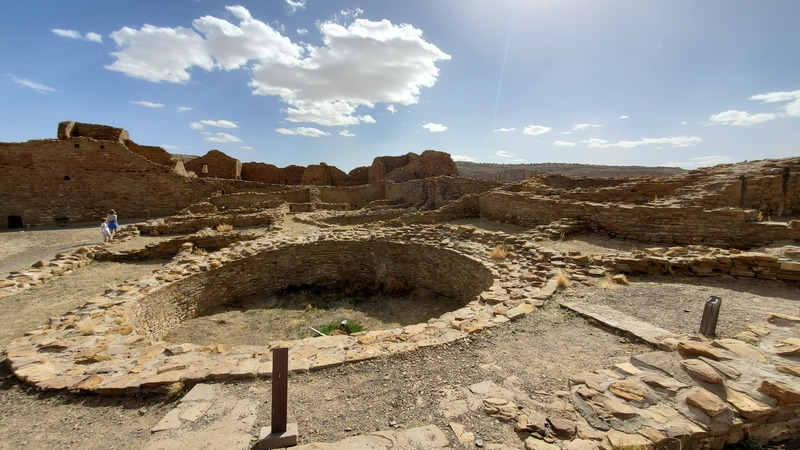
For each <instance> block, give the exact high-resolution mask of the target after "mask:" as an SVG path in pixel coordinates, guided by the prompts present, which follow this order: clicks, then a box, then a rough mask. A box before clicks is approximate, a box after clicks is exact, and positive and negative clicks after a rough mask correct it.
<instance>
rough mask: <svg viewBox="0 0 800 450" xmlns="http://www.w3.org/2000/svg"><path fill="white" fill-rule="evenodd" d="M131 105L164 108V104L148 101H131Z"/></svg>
mask: <svg viewBox="0 0 800 450" xmlns="http://www.w3.org/2000/svg"><path fill="white" fill-rule="evenodd" d="M131 104H134V105H139V106H144V107H145V108H163V107H164V104H163V103H155V102H148V101H147V100H131Z"/></svg>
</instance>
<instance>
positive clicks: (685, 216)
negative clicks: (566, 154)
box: [479, 190, 800, 248]
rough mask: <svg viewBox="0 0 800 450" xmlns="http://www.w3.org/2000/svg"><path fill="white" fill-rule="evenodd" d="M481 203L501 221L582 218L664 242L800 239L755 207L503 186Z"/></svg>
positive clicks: (485, 213)
mask: <svg viewBox="0 0 800 450" xmlns="http://www.w3.org/2000/svg"><path fill="white" fill-rule="evenodd" d="M479 203H480V216H481V217H483V218H486V219H490V220H495V221H498V222H505V223H512V224H516V225H520V226H525V227H534V226H536V225H544V224H548V223H551V222H554V221H556V220H559V219H562V218H569V219H578V220H583V221H586V222H587V223H589V224H590V226H591V227H592V228H594V229H595V230H597V231H600V232H602V233H605V234H608V235H610V236H612V237H615V238H619V239H628V240H634V241H639V242H647V243H654V244H662V245H689V244H706V245H713V246H721V247H736V248H751V247H757V246H761V245H766V244H769V243H772V242H775V241H780V240H796V241H797V240H800V230H798V229H794V228H791V227H789V226H787V225H786V224H777V223H776V224H772V225H760V223H759V222H756V221H757V213H756V211H753V210H742V209H739V208H717V209H705V208H703V207H701V206H684V205H665V206H651V205H629V204H620V203H593V202H576V201H573V200H565V199H560V198H548V197H536V196H530V195H528V194H526V193H515V192H507V191H502V190H493V191H490V192H487V193H485V194H482V195H481V196H480V200H479Z"/></svg>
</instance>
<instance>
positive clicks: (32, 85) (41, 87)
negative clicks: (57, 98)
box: [10, 75, 58, 93]
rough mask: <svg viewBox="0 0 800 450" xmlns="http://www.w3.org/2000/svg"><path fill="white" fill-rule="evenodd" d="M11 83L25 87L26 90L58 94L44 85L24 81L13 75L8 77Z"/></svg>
mask: <svg viewBox="0 0 800 450" xmlns="http://www.w3.org/2000/svg"><path fill="white" fill-rule="evenodd" d="M10 77H11V81H13V82H14V83H17V84H19V85H22V86H25V87H26V88H29V89H33V90H34V91H37V92H42V93H45V92H58V90H57V89H56V88H53V87H50V86H48V85H46V84H42V83H37V82H35V81H31V80H26V79H25V78H17V77H15V76H14V75H10Z"/></svg>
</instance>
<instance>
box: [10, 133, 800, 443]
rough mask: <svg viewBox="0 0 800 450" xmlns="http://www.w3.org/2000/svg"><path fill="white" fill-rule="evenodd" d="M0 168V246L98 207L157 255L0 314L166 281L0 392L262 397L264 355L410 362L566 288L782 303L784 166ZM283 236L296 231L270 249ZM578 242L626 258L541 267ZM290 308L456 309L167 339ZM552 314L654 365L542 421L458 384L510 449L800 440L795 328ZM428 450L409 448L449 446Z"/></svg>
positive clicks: (788, 200) (128, 161)
mask: <svg viewBox="0 0 800 450" xmlns="http://www.w3.org/2000/svg"><path fill="white" fill-rule="evenodd" d="M0 169H2V171H3V173H4V174H6V176H4V177H3V178H2V181H0V183H1V184H0V189H1V190H2V194H3V195H2V197H0V217H2V218H3V219H4V220H3V222H2V226H3V227H4V228H10V229H13V228H20V227H27V226H28V225H30V226H32V227H35V226H40V225H52V224H71V223H81V222H87V221H95V220H97V219H98V218H100V217H102V216H103V215H104V212H105V211H106V210H108V209H109V208H112V207H113V208H115V209H117V211H118V212H120V213H122V214H124V216H123V217H131V218H136V219H141V220H140V221H138V223H135V224H131V225H129V226H127V228H126V229H125V230H124V231H121V234H120V236H121V239H126V238H129V239H133V238H137V237H142V236H149V237H154V238H155V237H158V239H159V241H158V242H155V243H153V244H149V245H147V246H144V247H143V248H138V249H131V248H127V249H124V250H122V249H116V248H114V246H106V245H102V244H99V245H88V246H83V247H81V248H79V249H76V250H74V251H71V252H64V253H61V254H59V255H57V256H56V258H55V259H53V260H51V261H41V262H38V263H36V264H34V265H33V266H31V267H29V268H25V269H24V270H18V271H14V272H12V273H11V274H10V275H9V276H8V277H7V278H6V279H5V280H0V297H2V296H9V295H15V294H18V293H20V292H23V291H26V290H29V289H37V288H39V287H41V286H43V285H46V284H47V283H48V282H49V281H50V280H52V279H54V278H55V277H59V276H62V275H64V274H67V273H70V272H74V271H75V270H78V269H80V268H82V267H85V266H86V265H89V264H91V263H92V262H95V261H97V262H100V261H117V262H119V261H141V260H167V261H168V262H166V263H164V264H163V265H160V266H159V268H158V269H156V270H154V271H153V272H152V274H150V275H148V276H145V277H143V278H141V279H138V280H133V281H126V282H124V284H123V285H120V286H117V287H116V288H113V289H107V290H106V291H105V292H104V293H103V294H102V295H98V296H95V297H93V298H91V299H87V302H86V304H84V305H83V306H81V307H79V308H77V309H75V310H73V311H70V312H68V313H65V314H63V315H60V316H57V317H52V318H51V319H50V320H49V321H48V322H47V323H46V324H45V325H42V326H41V327H39V328H38V329H36V330H33V331H30V332H27V333H25V334H24V335H23V336H21V337H18V338H17V339H14V340H13V341H11V343H10V344H9V345H8V347H7V348H6V353H7V358H8V364H9V366H10V370H11V372H13V373H14V375H15V376H16V377H17V378H19V379H20V380H22V381H24V382H25V383H27V384H29V385H31V386H35V387H36V388H37V389H42V390H53V391H66V392H71V393H83V394H99V395H131V394H138V393H156V394H166V393H174V392H182V391H183V390H184V389H189V388H192V387H195V386H197V385H201V384H205V383H212V382H215V381H227V380H243V379H255V378H259V377H264V378H266V377H270V376H272V374H273V369H274V368H273V362H274V361H273V360H272V357H271V353H270V352H271V350H272V349H275V348H286V347H288V348H289V355H290V356H289V357H290V361H289V363H288V364H289V370H291V371H295V372H310V371H314V370H322V369H326V368H330V367H335V366H339V365H344V364H351V363H356V362H360V361H367V360H371V359H375V358H381V357H386V356H389V355H397V354H401V353H408V352H415V351H422V350H424V349H428V348H430V347H435V346H440V345H447V344H451V343H454V342H462V341H464V340H466V339H469V338H470V336H472V335H475V334H476V333H482V332H484V331H486V330H490V329H492V328H495V327H503V326H507V324H508V323H509V322H511V321H514V320H518V319H520V318H522V317H525V316H526V315H529V314H536V313H537V311H538V310H539V309H540V308H542V307H544V305H545V302H550V304H553V302H554V296H555V295H556V293H557V292H558V290H559V289H561V288H563V285H564V284H565V283H567V281H566V280H572V281H573V282H575V283H580V284H582V285H586V286H594V285H596V284H597V283H598V281H596V280H598V279H605V278H609V279H614V278H617V279H619V277H622V279H624V275H625V274H628V275H667V276H680V277H725V278H726V279H728V278H730V279H735V280H744V281H742V282H743V283H751V282H759V283H761V282H764V283H770V282H775V283H784V284H786V285H789V286H797V285H798V284H797V283H798V282H800V251H799V250H798V245H800V220H798V217H800V158H786V159H780V160H762V161H746V162H741V163H737V164H726V165H720V166H715V167H710V168H703V169H697V170H690V171H680V172H679V173H675V174H671V175H668V176H652V175H642V170H643V169H642V168H637V169H636V170H637V171H638V172H637V176H635V177H630V178H624V177H590V176H580V177H570V176H564V175H560V174H552V173H551V174H541V175H537V176H534V177H530V178H527V179H525V180H524V181H519V182H514V183H501V182H499V181H494V180H493V179H475V178H469V177H465V176H460V175H459V174H458V171H457V169H456V165H455V164H454V163H453V161H452V159H451V158H450V156H449V155H447V154H446V153H442V152H437V151H433V150H428V151H424V152H422V153H421V154H419V155H417V154H414V153H409V154H406V155H402V156H386V157H379V158H375V160H374V161H373V163H372V165H371V166H365V167H361V168H357V169H354V170H353V171H351V172H350V173H344V172H343V171H341V170H339V169H337V168H336V167H333V166H329V165H327V164H324V163H320V164H318V165H312V166H309V167H300V166H289V167H286V168H278V167H275V166H272V165H269V164H265V163H244V164H242V163H240V162H239V161H237V160H235V159H233V158H230V157H228V156H227V155H225V154H223V153H222V152H219V151H217V150H212V151H209V152H208V153H207V154H206V155H204V156H201V157H194V158H191V157H185V156H184V157H177V156H175V155H170V154H169V153H167V152H166V151H164V150H163V149H161V148H159V147H153V146H146V145H140V144H136V143H135V142H133V141H132V140H131V139H130V136H128V133H127V132H125V130H123V129H120V128H113V127H107V126H102V125H89V124H81V123H74V122H63V123H61V124H60V125H59V128H58V139H52V140H35V141H29V142H25V143H4V144H0ZM487 176H488V175H487ZM464 219H475V220H486V221H490V222H492V223H496V224H504V225H509V224H510V225H515V226H517V227H518V228H519V229H520V231H518V232H513V233H506V232H500V231H483V230H478V229H477V228H476V227H475V226H471V225H463V224H462V223H460V222H457V221H459V220H464ZM290 223H291V224H302V225H304V226H307V228H302V233H296V234H289V233H287V234H283V231H282V229H283V227H287V226H288V225H289V224H290ZM454 223H455V224H454ZM232 228H233V229H236V230H237V232H235V233H233V232H231V229H232ZM240 230H241V231H240ZM577 234H600V235H603V236H606V237H610V238H614V239H616V240H619V241H625V242H628V243H631V244H632V245H631V246H630V247H631V250H630V251H619V252H609V253H604V254H584V253H581V252H563V253H561V252H559V251H555V250H551V249H548V248H546V247H545V246H544V245H543V243H546V242H548V241H563V240H565V239H567V238H568V237H569V236H572V235H577ZM765 249H768V250H769V251H767V250H765ZM298 286H314V287H319V288H324V289H328V290H332V291H336V290H342V289H345V288H347V287H351V286H362V287H363V286H370V287H373V288H375V289H383V290H397V289H406V288H411V287H413V288H416V287H420V288H423V289H425V290H428V291H430V292H434V293H435V294H436V295H438V296H440V297H437V299H438V298H446V299H449V301H451V302H452V304H454V305H456V306H454V307H453V308H452V310H447V311H444V312H442V311H438V310H437V311H438V312H437V313H436V314H437V316H436V317H431V318H429V319H426V320H425V321H422V322H420V323H414V324H410V325H405V326H402V327H400V328H392V329H376V330H368V331H359V332H353V333H344V334H333V333H332V334H331V335H326V334H324V333H319V334H322V336H319V337H307V338H302V339H295V340H281V341H274V342H269V343H263V344H261V345H249V344H248V345H230V344H226V343H219V344H213V345H205V344H204V345H201V344H196V343H192V342H188V343H187V342H182V343H175V342H170V341H168V340H167V339H166V337H165V336H167V335H168V334H169V333H170V332H171V331H172V330H174V329H175V328H176V327H178V326H180V325H181V324H184V323H187V322H189V321H191V320H193V319H194V318H196V317H198V316H200V315H203V314H205V313H207V312H208V311H210V310H212V309H214V308H218V307H223V306H225V305H226V304H227V303H229V302H231V301H233V300H235V299H240V298H245V297H247V296H250V295H254V294H257V293H269V294H271V295H272V294H274V295H280V294H281V293H283V292H286V291H287V290H291V289H296V288H297V287H298ZM557 306H558V307H563V308H566V309H569V310H571V311H573V312H574V313H576V314H579V315H582V316H586V317H590V318H592V320H596V321H599V322H601V323H603V324H604V325H605V326H606V327H609V328H612V329H615V330H617V331H618V332H620V333H621V334H625V335H630V336H632V339H637V340H639V341H641V342H643V343H645V344H647V345H648V346H650V347H651V349H652V351H650V352H647V353H644V354H641V355H633V356H631V357H630V359H629V362H626V363H623V364H616V365H615V366H613V367H611V368H598V369H597V370H595V371H594V372H592V373H587V374H574V376H573V374H570V378H569V385H567V386H565V389H566V390H565V391H564V392H562V393H560V394H558V397H559V398H558V399H557V400H555V401H554V402H553V403H551V404H550V405H539V404H537V403H536V402H533V401H530V399H529V398H523V399H522V400H516V397H514V395H516V394H515V393H513V392H511V390H509V389H503V390H502V391H501V390H499V389H494V388H492V389H490V388H488V387H487V388H486V389H481V387H480V386H478V387H475V386H471V387H470V389H471V394H470V395H475V396H478V397H475V398H477V400H475V398H472V397H470V398H472V400H470V401H472V403H475V404H477V405H478V406H477V408H478V409H479V410H480V411H482V412H484V413H485V414H487V415H489V416H490V417H492V418H493V419H497V421H499V422H497V423H498V424H500V425H497V426H508V427H513V429H514V432H516V433H519V435H520V436H524V437H525V440H524V445H525V448H629V447H631V448H655V447H659V446H661V447H663V448H672V447H669V446H671V445H673V444H674V445H678V446H679V447H680V448H719V449H721V448H723V447H724V446H725V445H726V444H732V443H737V442H740V441H742V440H744V439H745V436H756V437H763V438H765V439H773V440H774V439H783V438H787V437H790V436H793V435H796V434H798V433H800V369H799V368H798V367H800V366H798V364H797V357H798V355H800V317H797V316H796V315H792V314H785V313H779V314H772V315H770V316H769V317H765V318H764V322H766V323H764V324H760V325H758V326H756V325H753V326H750V327H749V328H748V329H747V330H745V331H742V332H740V333H737V334H736V335H735V336H731V337H726V338H715V337H714V336H713V335H712V336H700V335H697V334H694V335H686V334H680V333H676V332H672V331H670V330H665V329H662V328H659V327H657V326H654V325H652V324H649V323H643V322H642V321H636V320H633V318H632V317H630V316H625V315H623V314H619V313H618V312H617V313H615V314H613V315H612V319H608V318H607V317H608V316H606V317H605V318H604V316H603V315H602V314H599V313H598V311H600V310H601V308H599V307H598V306H597V305H592V304H588V303H583V304H580V303H578V302H575V303H572V304H568V303H566V302H565V304H563V305H557ZM787 307H788V306H787ZM301 309H302V308H301ZM601 312H602V311H601ZM606 312H607V311H606ZM632 324H633V325H632ZM567 344H568V343H567ZM565 345H566V344H565ZM484 387H486V386H484ZM495 387H496V386H495ZM493 389H494V390H493ZM495 392H501V393H502V394H503V395H507V396H509V397H510V399H509V398H500V397H498V396H495V395H490V394H493V393H495ZM481 395H483V397H480V396H481ZM473 400H475V401H473ZM459 401H461V400H459ZM514 401H518V402H519V403H516V404H515V403H514ZM468 403H469V402H468V401H467V400H463V404H464V408H467V407H468ZM517 404H519V405H520V406H519V407H518V406H517ZM523 405H524V407H523ZM180 408H187V409H188V408H189V407H188V406H181V405H179V406H177V407H176V411H178V412H176V413H175V414H174V415H175V416H176V417H177V416H180V414H184V413H186V414H188V413H187V412H186V411H185V410H180ZM451 413H452V410H448V414H451ZM197 414H201V415H202V414H203V413H202V412H198V413H197ZM443 420H444V419H443ZM447 420H448V421H449V420H450V416H447ZM184 422H187V421H186V420H184ZM177 423H178V425H176V427H180V426H184V425H185V424H184V425H181V421H180V420H178V421H177ZM184 428H185V429H187V430H189V431H187V435H188V436H189V438H187V439H190V438H191V429H190V426H189V425H185V426H184ZM434 428H435V427H434ZM428 431H431V430H428ZM398 433H400V432H399V431H398ZM431 433H433V434H435V435H436V439H439V437H438V436H439V434H437V433H436V431H435V430H434V431H431ZM440 434H442V433H441V432H440ZM442 438H443V439H444V443H440V445H438V446H433V447H426V448H447V445H448V443H447V439H446V437H444V434H442ZM395 439H401V438H399V437H396V438H395ZM403 439H410V438H408V437H407V436H406V437H405V438H403ZM515 439H516V437H515ZM437 442H441V441H438V440H437ZM505 444H506V445H512V446H513V447H512V448H519V446H520V445H522V442H521V441H520V442H515V443H505ZM546 444H547V445H546ZM347 445H348V442H347V441H343V443H341V444H340V445H339V446H338V447H336V446H334V447H329V448H336V449H339V448H347ZM326 448H328V447H326ZM495 448H501V447H495ZM674 448H678V447H674Z"/></svg>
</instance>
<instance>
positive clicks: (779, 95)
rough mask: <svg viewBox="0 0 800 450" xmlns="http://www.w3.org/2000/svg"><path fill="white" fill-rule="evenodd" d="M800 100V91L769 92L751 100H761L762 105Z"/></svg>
mask: <svg viewBox="0 0 800 450" xmlns="http://www.w3.org/2000/svg"><path fill="white" fill-rule="evenodd" d="M796 99H800V91H791V92H785V91H784V92H769V93H767V94H758V95H754V96H752V97H750V100H761V102H762V103H775V102H788V101H791V100H796Z"/></svg>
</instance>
